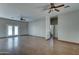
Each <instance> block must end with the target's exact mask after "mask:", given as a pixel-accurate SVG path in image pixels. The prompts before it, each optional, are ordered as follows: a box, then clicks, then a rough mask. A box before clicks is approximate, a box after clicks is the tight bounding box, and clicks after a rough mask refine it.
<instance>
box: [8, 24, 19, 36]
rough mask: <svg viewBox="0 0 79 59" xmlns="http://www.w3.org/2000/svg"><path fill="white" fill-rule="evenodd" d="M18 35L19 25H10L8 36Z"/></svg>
mask: <svg viewBox="0 0 79 59" xmlns="http://www.w3.org/2000/svg"><path fill="white" fill-rule="evenodd" d="M13 35H18V26H12V25H8V36H13Z"/></svg>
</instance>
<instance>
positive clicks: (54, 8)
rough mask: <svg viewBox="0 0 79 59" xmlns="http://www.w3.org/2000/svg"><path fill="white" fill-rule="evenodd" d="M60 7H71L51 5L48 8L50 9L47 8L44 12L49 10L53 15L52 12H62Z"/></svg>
mask: <svg viewBox="0 0 79 59" xmlns="http://www.w3.org/2000/svg"><path fill="white" fill-rule="evenodd" d="M60 7H64V8H68V7H70V6H69V5H67V6H65V5H64V4H60V5H56V4H55V3H50V4H49V6H48V8H46V9H44V10H47V9H48V10H49V12H48V13H51V11H57V12H59V11H60V10H59V9H58V8H60Z"/></svg>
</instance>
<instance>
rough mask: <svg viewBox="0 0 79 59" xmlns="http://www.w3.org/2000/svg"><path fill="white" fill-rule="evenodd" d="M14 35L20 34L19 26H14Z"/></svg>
mask: <svg viewBox="0 0 79 59" xmlns="http://www.w3.org/2000/svg"><path fill="white" fill-rule="evenodd" d="M14 35H18V26H14Z"/></svg>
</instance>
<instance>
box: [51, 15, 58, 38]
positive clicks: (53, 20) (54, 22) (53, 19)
mask: <svg viewBox="0 0 79 59" xmlns="http://www.w3.org/2000/svg"><path fill="white" fill-rule="evenodd" d="M50 33H51V35H52V37H53V39H57V38H58V16H54V17H51V18H50Z"/></svg>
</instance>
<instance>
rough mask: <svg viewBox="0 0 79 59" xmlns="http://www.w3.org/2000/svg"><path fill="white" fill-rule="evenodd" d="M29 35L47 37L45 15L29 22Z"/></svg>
mask: <svg viewBox="0 0 79 59" xmlns="http://www.w3.org/2000/svg"><path fill="white" fill-rule="evenodd" d="M29 35H33V36H40V37H45V35H46V18H45V17H41V18H40V19H38V20H34V21H31V22H29Z"/></svg>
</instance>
